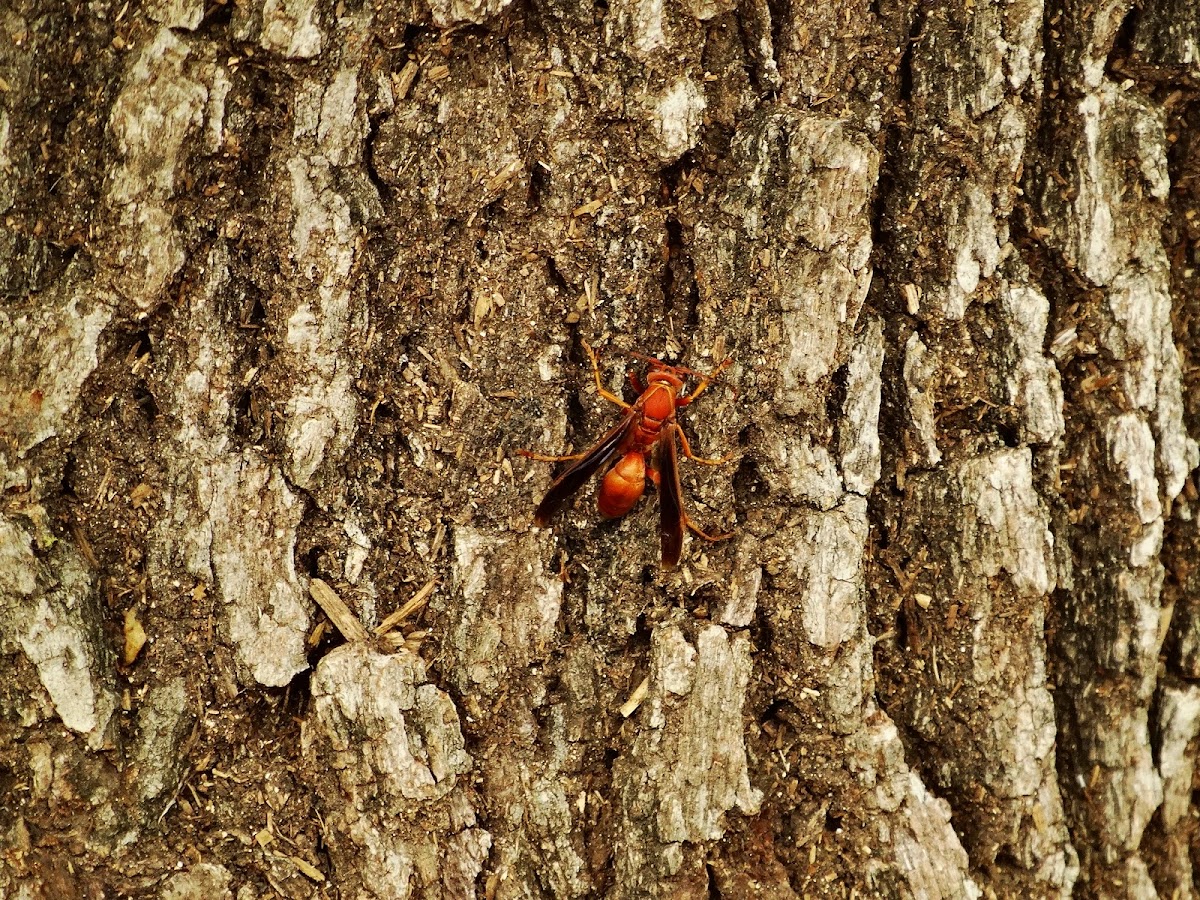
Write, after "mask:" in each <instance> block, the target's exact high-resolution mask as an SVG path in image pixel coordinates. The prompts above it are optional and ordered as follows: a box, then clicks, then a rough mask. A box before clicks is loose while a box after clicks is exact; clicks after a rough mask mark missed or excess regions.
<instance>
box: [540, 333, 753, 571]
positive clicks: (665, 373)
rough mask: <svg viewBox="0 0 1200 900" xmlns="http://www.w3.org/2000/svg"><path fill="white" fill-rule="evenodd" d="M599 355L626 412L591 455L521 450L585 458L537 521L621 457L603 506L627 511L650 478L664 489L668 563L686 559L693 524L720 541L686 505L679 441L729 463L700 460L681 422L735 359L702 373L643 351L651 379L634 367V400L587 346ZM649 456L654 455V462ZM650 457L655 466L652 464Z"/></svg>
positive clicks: (611, 511)
mask: <svg viewBox="0 0 1200 900" xmlns="http://www.w3.org/2000/svg"><path fill="white" fill-rule="evenodd" d="M584 349H586V350H587V352H588V355H589V356H590V357H591V359H592V369H593V372H594V373H595V376H596V387H597V389H598V390H599V391H600V394H601V395H602V396H604V397H605V398H607V399H609V400H611V401H612V402H614V403H617V404H619V405H620V406H622V407H623V408H624V409H625V416H624V418H623V419H622V420H621V421H620V422H619V423H617V425H616V426H614V427H613V428H611V429H610V430H609V431H608V433H607V434H605V435H604V437H602V438H600V440H599V441H598V442H597V443H596V445H595V446H594V447H592V448H591V449H590V450H588V451H587V452H586V453H582V454H579V455H578V456H575V457H553V456H542V455H540V454H537V453H530V452H528V451H521V452H522V454H523V455H525V456H530V457H533V458H534V459H546V460H557V459H578V460H579V461H578V462H576V463H575V464H574V465H573V466H570V467H569V468H568V469H567V470H566V471H565V472H563V473H562V474H561V475H560V476H559V477H558V478H557V479H556V480H555V482H554V484H552V485H550V490H549V491H547V492H546V496H545V498H544V499H543V500H542V502H541V503H540V504H538V508H537V511H536V512H535V513H534V516H533V518H534V521H535V522H536V523H537V524H538V525H546V524H547V523H548V522H549V521H550V518H551V517H552V516H553V515H554V514H555V513H556V512H558V510H559V509H560V508H561V507H562V505H563V504H564V503H565V502H566V500H567V499H568V498H569V497H570V496H571V495H572V494H573V493H575V491H577V490H578V489H579V487H580V486H581V485H582V484H583V483H584V482H585V481H587V479H588V478H590V477H591V476H592V475H593V474H595V473H596V472H597V471H599V470H600V469H601V468H602V467H603V466H604V465H606V464H607V463H608V462H610V461H611V460H613V459H615V460H616V463H615V464H614V465H613V466H612V468H611V469H609V470H608V473H607V474H606V475H605V476H604V480H603V481H602V482H601V484H600V490H599V492H598V494H597V497H596V504H597V506H599V508H600V512H601V514H602V515H604V516H607V517H609V518H617V517H618V516H623V515H625V513H627V512H629V510H631V509H633V507H634V506H635V505H636V504H637V502H638V500H640V499H641V497H642V494H643V493H645V490H646V478H647V476H648V477H649V478H650V480H651V481H653V482H654V483H655V485H657V486H658V488H659V495H660V502H659V507H660V512H661V519H660V525H659V534H660V537H661V540H662V557H663V565H666V566H673V565H675V564H676V563H677V562H678V561H679V555H680V552H681V551H682V549H683V530H684V528H685V527H686V528H690V529H691V530H692V531H693V532H695V533H696V534H698V535H700V536H701V537H703V538H705V539H706V540H720V539H722V538H725V537H729V535H719V536H716V537H713V536H710V535H707V534H705V533H704V532H703V531H701V530H700V529H699V528H697V527H696V526H695V525H694V524H693V523H692V521H691V520H690V519H689V518H688V517H687V515H686V513H684V511H683V500H682V497H681V490H680V485H679V470H678V455H677V454H678V451H677V448H676V446H675V439H676V436H678V438H679V440H680V442H681V443H682V444H683V452H684V455H685V456H687V457H688V458H689V459H693V460H696V461H697V462H702V463H705V464H707V465H716V464H718V463H722V462H726V461H727V460H729V459H730V458H732V455H730V456H726V457H722V458H721V459H700V458H699V457H697V456H694V455H693V454H692V449H691V447H690V446H688V442H687V438H686V437H685V436H684V434H683V431H682V430H681V429H680V427H679V424H678V423H677V422H676V421H675V410H676V409H678V408H679V407H681V406H686V405H687V404H689V403H691V402H692V400H694V399H695V398H696V397H697V396H698V395H699V394H700V393H701V392H702V391H703V390H704V389H705V388H707V387H708V385H709V382H711V381H712V379H713V378H715V377H716V376H717V375H718V374H720V373H721V372H722V371H723V370H724V369H725V368H727V367H728V366H729V365H730V363H731V362H732V360H728V359H727V360H725V361H724V362H723V363H722V364H721V365H720V366H719V367H718V368H717V370H716V371H715V372H713V373H712V374H710V375H702V374H701V373H699V372H693V371H692V370H691V369H684V368H682V367H680V366H670V365H667V364H666V363H664V362H661V361H659V360H657V359H651V358H649V357H642V358H643V359H645V360H646V361H647V362H648V363H649V365H650V371H649V372H648V373H647V375H646V385H645V387H644V388H643V387H642V386H641V384H640V383H639V382H638V380H637V378H636V376H634V375H633V373H630V380H631V381H632V382H633V385H634V387H635V388H637V390H638V391H639V396H638V398H637V401H636V402H634V403H633V404H628V403H626V402H625V401H623V400H622V399H621V398H620V397H617V396H616V395H614V394H611V393H609V392H608V391H606V390H605V389H604V385H603V384H602V383H601V381H600V369H599V364H598V363H597V361H596V357H595V354H594V353H592V350H591V348H590V347H587V345H586V344H585V345H584ZM685 375H694V376H698V377H699V378H700V379H701V384H700V386H699V387H697V388H696V389H695V390H694V391H693V392H692V393H691V394H686V395H685V394H682V391H683V383H684V380H683V377H682V376H685ZM647 456H649V460H647ZM647 462H649V465H647Z"/></svg>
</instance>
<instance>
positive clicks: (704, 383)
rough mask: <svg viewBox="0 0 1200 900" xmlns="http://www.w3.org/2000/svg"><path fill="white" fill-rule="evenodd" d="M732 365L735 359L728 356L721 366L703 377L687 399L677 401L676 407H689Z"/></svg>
mask: <svg viewBox="0 0 1200 900" xmlns="http://www.w3.org/2000/svg"><path fill="white" fill-rule="evenodd" d="M732 365H733V357H732V356H727V357H726V358H725V361H724V362H723V363H721V364H720V365H719V366H717V367H716V368H715V369H713V370H712V371H711V372H709V373H708V374H707V375H701V376H700V384H699V386H697V388H696V389H695V390H694V391H692V392H691V393H690V394H688V395H687V396H686V397H679V398H678V399H677V400H676V401H675V405H676V406H687V405H688V404H689V403H691V402H692V401H693V400H695V399H696V398H697V397H699V396H700V395H701V394H703V393H704V392H705V391H706V390H707V389H708V386H709V385H710V384H712V383H713V380H714V379H715V378H716V377H717V376H718V375H720V374H721V373H722V372H724V371H725V370H726V369H728V368H729V367H730V366H732Z"/></svg>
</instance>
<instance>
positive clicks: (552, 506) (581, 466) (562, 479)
mask: <svg viewBox="0 0 1200 900" xmlns="http://www.w3.org/2000/svg"><path fill="white" fill-rule="evenodd" d="M635 416H636V414H635V413H634V411H633V410H630V411H629V412H627V413H626V414H625V418H623V419H622V420H621V421H620V422H618V423H617V424H616V425H614V426H613V427H612V428H611V429H609V431H608V432H607V433H605V435H604V437H602V438H600V440H598V441H597V442H596V445H595V446H594V447H592V449H591V450H589V451H588V452H587V455H586V456H584V457H583V459H581V460H579V462H577V463H575V464H574V465H572V466H570V467H569V468H568V469H567V470H566V471H565V472H563V473H562V474H561V475H559V476H558V478H556V479H555V480H554V484H552V485H550V490H548V491H546V496H545V497H543V498H542V502H541V503H539V504H538V508H537V509H536V510H535V511H534V513H533V521H534V522H535V523H537V524H538V525H541V526H543V527H545V525H546V524H547V523H549V521H550V520H551V519H552V518H554V514H555V513H556V512H558V511H559V509H560V508H562V505H563V504H564V503H565V502H566V501H567V499H568V498H570V496H571V495H572V494H574V493H575V492H576V491H577V490H579V488H580V486H582V484H583V483H584V482H585V481H587V480H588V479H589V478H591V477H592V476H593V475H595V474H596V472H597V470H599V469H600V468H601V467H602V466H603V465H604V464H605V463H607V462H608V461H609V460H611V459H612V458H613V457H614V456H616V454H617V450H618V449H619V448H620V446H621V441H622V439H623V438H624V437H625V434H626V432H628V431H629V429H630V427H631V426H632V425H633V420H634V418H635Z"/></svg>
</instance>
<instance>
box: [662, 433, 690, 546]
mask: <svg viewBox="0 0 1200 900" xmlns="http://www.w3.org/2000/svg"><path fill="white" fill-rule="evenodd" d="M677 428H679V426H678V425H677V424H676V423H674V422H671V423H670V424H669V425H667V426H666V427H665V428H663V430H662V431H661V432H659V435H658V476H659V482H658V513H659V520H658V536H659V538H660V540H661V541H662V564H663V567H664V568H668V569H669V568H671V567H672V566H675V565H677V564H678V563H679V557H680V555H681V554H682V553H683V528H684V525H685V523H686V522H687V517H686V516H685V515H684V513H683V489H682V488H681V487H680V485H679V454H678V451H677V450H676V449H675V430H676V429H677Z"/></svg>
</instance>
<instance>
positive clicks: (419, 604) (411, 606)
mask: <svg viewBox="0 0 1200 900" xmlns="http://www.w3.org/2000/svg"><path fill="white" fill-rule="evenodd" d="M436 587H437V579H436V578H431V579H429V581H427V582H425V584H424V586H423V587H422V588H421V589H420V590H419V591H417V592H416V593H415V594H413V595H412V599H410V600H409V601H408V602H407V603H405V604H404V605H403V606H402V607H400V608H399V609H398V610H396V611H395V612H394V613H392V614H391V615H390V616H388V617H387V618H386V619H384V620H383V621H382V622H380V623H379V626H378V627H377V628H376V629H375V635H376V637H380V636H382V635H385V634H387V633H388V632H389V631H391V630H392V629H393V628H395V627H396V626H397V625H399V624H400V623H402V622H404V621H405V620H406V619H409V618H411V617H412V616H414V615H416V614H417V613H418V612H419V611H420V610H422V609H424V608H425V604H426V602H428V600H429V596H430V595H431V594H432V593H433V589H434V588H436Z"/></svg>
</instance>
